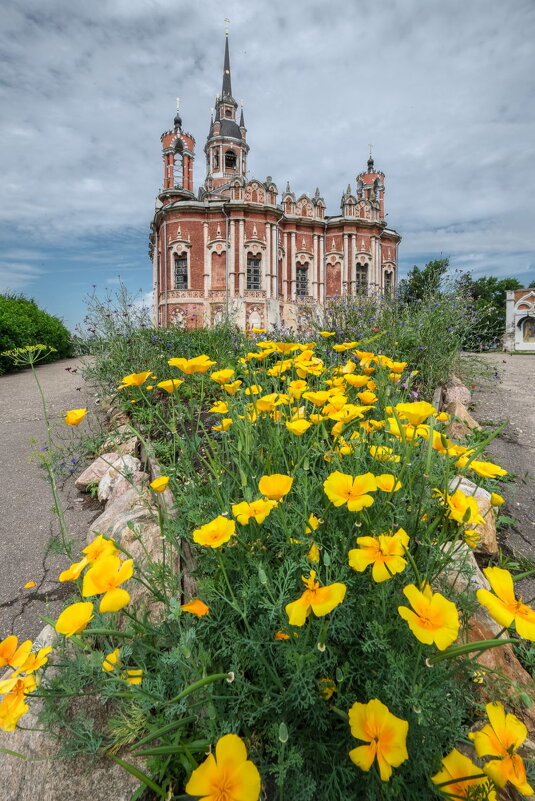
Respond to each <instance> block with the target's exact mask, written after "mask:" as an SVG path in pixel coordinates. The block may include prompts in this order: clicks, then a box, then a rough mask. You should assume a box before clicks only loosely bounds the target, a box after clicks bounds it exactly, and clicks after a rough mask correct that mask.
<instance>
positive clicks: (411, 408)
mask: <svg viewBox="0 0 535 801" xmlns="http://www.w3.org/2000/svg"><path fill="white" fill-rule="evenodd" d="M436 411H437V410H436V409H435V407H434V406H432V405H431V404H430V403H427V401H417V402H415V403H398V404H396V412H397V414H398V417H401V419H402V420H408V421H409V423H410V425H411V426H419V425H421V424H422V423H423V422H424V420H427V418H428V417H430V416H431V415H432V414H433V415H434V414H436Z"/></svg>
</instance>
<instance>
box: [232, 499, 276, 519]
mask: <svg viewBox="0 0 535 801" xmlns="http://www.w3.org/2000/svg"><path fill="white" fill-rule="evenodd" d="M275 506H277V501H269V500H268V501H266V500H265V499H264V498H258V500H256V501H252V502H251V503H248V502H247V501H242V502H241V503H235V504H233V506H232V514H233V515H234V517H235V518H236V520H237V521H238V523H240V525H242V526H246V525H247V524H248V522H249V520H250V519H251V518H254V519H255V520H256V522H257V523H263V522H264V520H265V519H266V517H267V516H268V515H269V513H270V512H271V510H272V509H274V508H275Z"/></svg>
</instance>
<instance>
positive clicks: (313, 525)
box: [305, 512, 321, 534]
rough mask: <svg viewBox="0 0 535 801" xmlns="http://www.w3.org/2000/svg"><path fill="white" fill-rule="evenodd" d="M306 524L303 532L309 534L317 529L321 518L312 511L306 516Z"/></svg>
mask: <svg viewBox="0 0 535 801" xmlns="http://www.w3.org/2000/svg"><path fill="white" fill-rule="evenodd" d="M307 522H308V525H307V527H306V528H305V534H311V533H312V532H313V531H317V529H318V528H319V526H320V523H321V520H320V519H319V517H318V516H317V515H315V514H314V513H313V512H312V514H310V515H309V516H308V521H307Z"/></svg>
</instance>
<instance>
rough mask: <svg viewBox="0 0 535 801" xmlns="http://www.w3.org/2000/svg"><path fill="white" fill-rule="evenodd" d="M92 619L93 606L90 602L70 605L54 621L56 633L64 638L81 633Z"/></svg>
mask: <svg viewBox="0 0 535 801" xmlns="http://www.w3.org/2000/svg"><path fill="white" fill-rule="evenodd" d="M92 617H93V604H92V603H91V602H90V601H81V602H79V603H76V604H71V605H70V606H68V607H67V608H66V609H64V610H63V612H62V613H61V615H60V616H59V617H58V619H57V620H56V631H57V632H58V634H64V635H65V636H66V637H72V635H73V634H79V633H80V632H81V631H83V630H84V629H85V628H86V626H87V624H88V623H89V621H90V620H91V619H92Z"/></svg>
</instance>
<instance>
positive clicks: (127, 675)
mask: <svg viewBox="0 0 535 801" xmlns="http://www.w3.org/2000/svg"><path fill="white" fill-rule="evenodd" d="M121 678H122V679H124V680H125V681H127V682H128V684H141V682H142V681H143V671H142V670H141V669H140V668H137V669H129V670H123V672H122V673H121Z"/></svg>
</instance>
